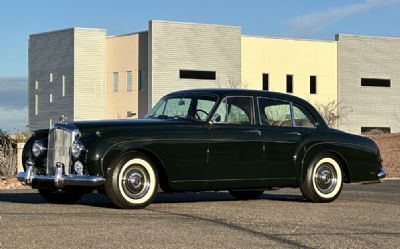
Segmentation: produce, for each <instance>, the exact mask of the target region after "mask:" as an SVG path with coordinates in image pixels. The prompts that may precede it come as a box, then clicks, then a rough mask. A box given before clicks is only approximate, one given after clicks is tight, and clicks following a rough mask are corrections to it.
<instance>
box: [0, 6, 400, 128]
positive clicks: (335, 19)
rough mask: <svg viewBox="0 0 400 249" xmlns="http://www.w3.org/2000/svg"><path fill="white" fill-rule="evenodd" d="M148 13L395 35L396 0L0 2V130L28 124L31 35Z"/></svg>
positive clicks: (118, 24) (132, 22)
mask: <svg viewBox="0 0 400 249" xmlns="http://www.w3.org/2000/svg"><path fill="white" fill-rule="evenodd" d="M150 19H157V20H173V21H189V22H201V23H216V24H226V25H239V26H242V32H243V33H245V34H256V35H267V36H288V37H300V38H315V39H327V40H332V39H334V35H335V34H337V33H347V34H362V35H377V36H400V29H399V28H398V25H399V24H400V0H347V1H345V0H336V1H328V0H303V1H294V0H291V1H290V0H279V1H272V0H270V1H266V0H247V1H232V0H201V1H195V0H192V1H191V0H168V1H167V0H158V1H156V0H154V1H151V0H147V1H132V0H131V1H127V0H123V1H118V0H115V1H102V0H97V1H95V0H86V1H84V0H59V1H55V0H51V1H50V0H43V1H41V0H35V1H29V0H25V1H22V0H13V1H10V0H9V1H2V3H1V8H0V27H1V32H2V35H1V36H0V128H3V129H6V130H9V131H11V132H12V131H14V130H15V128H18V129H21V128H23V127H24V126H25V125H26V123H27V113H26V110H27V109H26V105H27V86H26V84H27V83H26V82H27V75H28V66H27V54H28V46H27V40H28V36H29V34H32V33H38V32H43V31H49V30H54V29H62V28H67V27H74V26H79V27H95V28H105V29H107V30H108V34H109V35H113V34H121V33H129V32H133V31H141V30H146V29H147V21H148V20H150Z"/></svg>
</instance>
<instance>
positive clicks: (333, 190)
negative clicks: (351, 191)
mask: <svg viewBox="0 0 400 249" xmlns="http://www.w3.org/2000/svg"><path fill="white" fill-rule="evenodd" d="M342 188H343V173H342V169H341V167H340V165H339V160H337V159H336V157H334V156H332V155H330V154H323V155H320V156H317V157H316V158H315V159H314V160H313V162H312V163H311V165H310V166H309V168H308V170H307V174H306V177H305V180H304V181H303V183H302V184H301V186H300V190H301V192H302V193H303V195H304V197H305V198H306V199H307V200H309V201H312V202H331V201H334V200H335V199H336V198H337V197H338V196H339V194H340V192H341V191H342Z"/></svg>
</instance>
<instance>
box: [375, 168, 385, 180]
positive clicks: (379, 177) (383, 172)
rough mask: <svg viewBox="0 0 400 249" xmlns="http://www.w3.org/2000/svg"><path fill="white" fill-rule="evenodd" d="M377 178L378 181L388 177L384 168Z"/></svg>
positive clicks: (379, 171) (377, 174) (380, 170)
mask: <svg viewBox="0 0 400 249" xmlns="http://www.w3.org/2000/svg"><path fill="white" fill-rule="evenodd" d="M376 176H377V177H378V179H383V178H385V177H386V171H385V169H384V168H380V169H379V170H378V172H376Z"/></svg>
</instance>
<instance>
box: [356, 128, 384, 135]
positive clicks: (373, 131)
mask: <svg viewBox="0 0 400 249" xmlns="http://www.w3.org/2000/svg"><path fill="white" fill-rule="evenodd" d="M390 132H391V131H390V127H361V133H362V134H365V133H368V134H381V133H390Z"/></svg>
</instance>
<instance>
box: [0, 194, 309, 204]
mask: <svg viewBox="0 0 400 249" xmlns="http://www.w3.org/2000/svg"><path fill="white" fill-rule="evenodd" d="M257 200H273V201H288V202H305V201H306V200H305V199H304V198H303V197H302V196H301V195H293V194H270V193H269V192H265V193H264V194H263V195H262V196H261V197H260V198H258V199H256V200H253V201H257ZM225 201H236V199H235V198H233V197H232V196H231V195H230V194H229V193H228V192H226V191H220V192H214V191H207V192H184V193H159V194H157V196H156V198H155V200H154V201H153V203H159V204H162V203H192V202H225ZM0 202H11V203H22V204H47V202H46V201H45V200H44V199H43V198H42V197H40V195H39V194H38V193H37V192H18V191H15V192H14V191H7V192H0ZM78 204H81V205H88V206H94V207H113V205H112V204H111V203H110V201H109V200H108V198H107V197H106V196H105V195H102V194H95V193H92V194H86V195H84V196H83V197H82V198H81V200H79V202H78Z"/></svg>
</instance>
